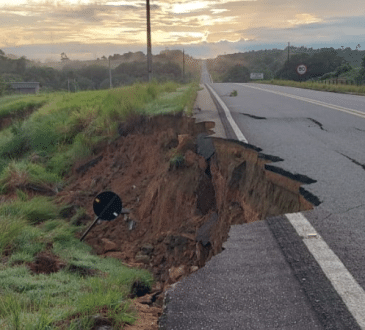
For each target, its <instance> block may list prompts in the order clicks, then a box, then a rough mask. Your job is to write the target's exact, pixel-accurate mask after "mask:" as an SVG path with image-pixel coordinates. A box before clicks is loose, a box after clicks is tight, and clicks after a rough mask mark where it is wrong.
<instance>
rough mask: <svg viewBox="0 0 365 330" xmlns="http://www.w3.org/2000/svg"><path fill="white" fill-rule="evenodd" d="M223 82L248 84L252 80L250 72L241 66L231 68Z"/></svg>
mask: <svg viewBox="0 0 365 330" xmlns="http://www.w3.org/2000/svg"><path fill="white" fill-rule="evenodd" d="M222 80H223V82H248V81H249V80H250V72H249V71H248V69H247V68H246V67H245V66H243V65H240V64H236V65H235V66H233V67H231V68H230V69H229V70H228V72H227V73H226V74H225V75H224V76H223V79H222Z"/></svg>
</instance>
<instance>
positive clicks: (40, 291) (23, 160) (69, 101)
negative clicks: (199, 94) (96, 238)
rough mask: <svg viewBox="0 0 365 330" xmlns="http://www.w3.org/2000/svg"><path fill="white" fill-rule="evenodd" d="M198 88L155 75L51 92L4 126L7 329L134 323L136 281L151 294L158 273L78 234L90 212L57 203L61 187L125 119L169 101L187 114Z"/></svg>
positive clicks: (1, 169) (2, 246)
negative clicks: (143, 80) (107, 254)
mask: <svg viewBox="0 0 365 330" xmlns="http://www.w3.org/2000/svg"><path fill="white" fill-rule="evenodd" d="M197 86H198V85H197V84H193V85H183V86H182V85H179V84H177V83H174V82H168V83H165V84H158V83H156V82H154V83H151V84H136V85H133V86H129V87H126V88H119V89H113V90H104V91H95V92H80V93H77V94H66V93H54V94H48V95H47V98H46V100H47V102H46V103H45V104H44V105H43V106H41V107H40V108H39V109H37V110H36V111H34V112H32V113H31V114H30V116H29V117H27V118H19V120H18V121H17V122H13V123H12V124H11V125H10V126H9V127H7V128H5V129H2V130H0V155H1V158H0V193H1V194H2V196H0V198H1V201H2V203H1V204H0V253H1V254H0V255H1V258H0V260H1V262H0V287H1V288H2V289H1V300H0V327H1V329H9V330H10V329H14V328H16V329H39V330H43V329H44V330H45V329H80V328H82V329H92V328H93V327H94V326H95V325H112V326H115V327H119V328H120V327H123V326H124V325H125V324H133V323H134V321H135V320H136V312H135V310H134V309H133V308H131V303H130V300H129V299H130V297H131V295H136V294H137V295H138V294H140V293H139V291H138V290H139V289H138V290H137V291H138V292H137V291H136V283H139V284H138V288H142V287H143V288H144V290H145V291H146V292H150V290H151V287H152V285H153V284H154V278H153V276H152V274H151V273H150V272H148V271H146V270H141V269H132V268H130V267H126V266H124V265H122V264H121V262H120V261H118V260H116V259H114V258H100V257H99V256H97V255H95V252H93V251H92V248H91V246H90V245H87V244H85V243H84V242H80V240H79V239H78V238H76V236H77V235H79V233H80V232H81V231H83V230H85V220H88V219H89V217H88V215H87V213H86V210H85V209H84V208H82V207H75V206H73V205H60V204H59V203H56V201H55V200H54V195H56V194H57V192H59V191H61V190H62V189H63V188H64V187H65V186H66V182H65V181H64V175H66V174H69V172H68V170H69V169H70V167H71V166H73V165H74V164H75V162H77V161H79V160H83V159H84V158H85V157H87V156H89V155H91V154H92V153H94V150H95V148H96V147H97V146H99V145H100V144H103V143H110V142H112V141H114V140H115V139H116V138H117V137H118V136H119V133H118V124H119V123H120V122H124V121H126V120H127V119H128V118H130V117H131V116H137V115H138V116H139V115H149V116H153V115H154V114H155V113H154V109H156V111H157V109H160V106H162V105H163V106H166V108H165V111H166V113H169V112H175V111H184V110H185V111H186V112H189V109H191V108H192V104H193V102H194V100H195V95H196V90H197V88H198V87H197ZM15 99H16V98H15V97H14V98H13V99H12V101H11V102H13V100H15ZM11 102H10V101H9V102H7V103H6V102H4V104H10V103H11ZM151 104H154V106H151ZM0 107H1V103H0ZM19 111H21V110H19ZM66 220H68V221H66Z"/></svg>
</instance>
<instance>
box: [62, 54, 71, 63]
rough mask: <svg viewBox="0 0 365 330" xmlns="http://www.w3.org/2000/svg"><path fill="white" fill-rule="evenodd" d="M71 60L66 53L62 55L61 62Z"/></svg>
mask: <svg viewBox="0 0 365 330" xmlns="http://www.w3.org/2000/svg"><path fill="white" fill-rule="evenodd" d="M69 60H70V59H69V58H68V57H67V55H66V54H65V53H61V61H62V62H63V61H69Z"/></svg>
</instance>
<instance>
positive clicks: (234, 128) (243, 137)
mask: <svg viewBox="0 0 365 330" xmlns="http://www.w3.org/2000/svg"><path fill="white" fill-rule="evenodd" d="M207 86H208V88H209V89H210V91H211V92H212V93H213V95H214V96H215V98H216V99H217V101H218V102H219V104H220V105H221V107H222V108H223V110H224V113H225V114H226V117H227V119H228V122H229V123H230V125H231V127H232V129H233V131H234V133H235V134H236V136H237V139H238V140H239V141H242V142H245V143H248V141H247V139H246V138H245V136H244V135H243V134H242V132H241V130H240V129H239V128H238V126H237V124H236V122H235V121H234V120H233V118H232V116H231V113H230V111H229V109H228V108H227V106H226V105H225V104H224V102H223V101H222V100H221V98H220V97H219V96H218V94H217V93H216V92H215V91H214V90H213V88H212V87H210V86H209V85H208V84H207Z"/></svg>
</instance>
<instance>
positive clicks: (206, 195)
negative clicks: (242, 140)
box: [55, 116, 312, 330]
mask: <svg viewBox="0 0 365 330" xmlns="http://www.w3.org/2000/svg"><path fill="white" fill-rule="evenodd" d="M205 127H206V126H205V124H204V123H200V124H195V123H194V120H193V119H189V118H187V117H182V116H159V117H154V118H152V119H149V120H146V119H143V118H135V119H134V120H133V121H131V122H130V123H129V124H123V125H121V126H120V133H121V135H122V136H120V138H118V139H117V140H116V141H114V142H113V143H110V144H104V145H100V146H99V147H98V148H96V150H95V153H94V156H93V157H90V159H87V160H85V161H83V162H82V163H79V164H75V166H74V167H73V169H72V174H71V175H70V176H69V177H68V182H69V184H68V186H67V188H65V189H64V190H63V191H62V192H60V193H58V195H57V201H58V202H59V203H64V204H70V205H75V206H82V207H84V208H85V209H86V210H87V214H88V216H89V218H88V220H89V221H87V220H85V219H84V220H81V223H83V224H87V225H89V224H90V223H91V220H92V219H93V218H94V212H93V208H92V205H93V200H94V198H95V197H96V196H97V195H98V194H99V193H100V192H102V191H105V190H111V191H113V192H115V193H117V194H118V195H119V196H120V197H121V199H122V202H123V208H128V209H130V210H131V213H130V214H129V217H128V218H127V217H124V216H119V217H118V218H117V219H116V220H113V221H110V222H107V221H105V222H102V223H101V224H99V225H96V226H95V227H94V228H93V229H92V230H91V231H90V232H89V234H88V235H87V237H86V238H85V242H86V243H87V244H89V245H91V246H92V247H93V249H94V251H95V253H96V254H98V255H100V256H101V257H112V258H117V259H119V260H120V261H121V262H122V263H123V264H126V265H129V266H133V267H140V268H145V269H149V270H150V271H151V272H152V273H153V274H154V277H155V279H156V281H157V284H156V285H155V286H154V288H153V290H152V292H151V293H150V294H149V295H144V296H142V297H140V298H137V299H134V300H133V304H134V305H135V308H136V309H137V310H138V312H139V318H140V320H139V321H138V322H137V324H136V325H133V326H126V327H125V328H124V329H128V330H135V329H144V330H147V329H148V330H153V329H158V325H157V322H158V317H159V316H160V315H161V314H162V300H163V292H164V291H165V290H166V289H167V288H168V287H169V286H170V285H171V284H173V283H175V282H177V281H178V280H180V279H181V278H182V277H185V276H187V275H189V274H190V273H192V272H194V271H196V270H197V269H199V268H201V267H203V266H204V265H205V263H206V262H207V261H208V260H210V259H211V257H212V256H214V255H216V254H217V253H220V252H221V251H222V244H223V242H224V241H226V240H227V238H228V232H229V228H230V226H231V225H232V224H242V223H247V222H252V221H256V220H259V219H264V218H266V217H267V216H274V215H278V214H282V213H284V212H297V211H300V210H304V209H309V208H311V207H312V205H311V204H310V203H309V202H307V201H306V200H304V198H303V197H302V196H300V195H299V187H300V184H299V183H298V182H295V181H293V180H290V179H288V178H285V177H283V176H281V175H278V174H275V173H267V172H268V171H266V170H265V169H264V165H265V163H268V161H267V160H263V159H259V157H258V153H257V152H256V151H254V150H252V149H249V148H246V147H244V146H242V145H239V144H237V143H234V142H232V141H226V140H222V139H213V142H214V146H215V148H216V154H215V155H213V157H212V158H211V159H210V160H209V161H208V162H207V161H206V160H205V159H204V158H203V157H202V156H200V155H198V154H197V153H196V137H197V135H198V134H199V133H202V132H206V131H207V129H206V128H205ZM208 134H209V132H208ZM176 152H178V153H181V154H182V155H184V156H185V162H184V164H183V165H181V166H179V164H176V166H172V165H171V164H170V159H171V158H172V157H173V156H174V155H175V153H176ZM131 220H133V221H135V223H136V225H135V228H134V229H132V230H130V229H129V225H130V221H131ZM78 235H79V236H78V237H80V236H81V235H82V233H79V234H78ZM55 267H56V266H55ZM138 299H139V300H138ZM141 301H142V303H141Z"/></svg>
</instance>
